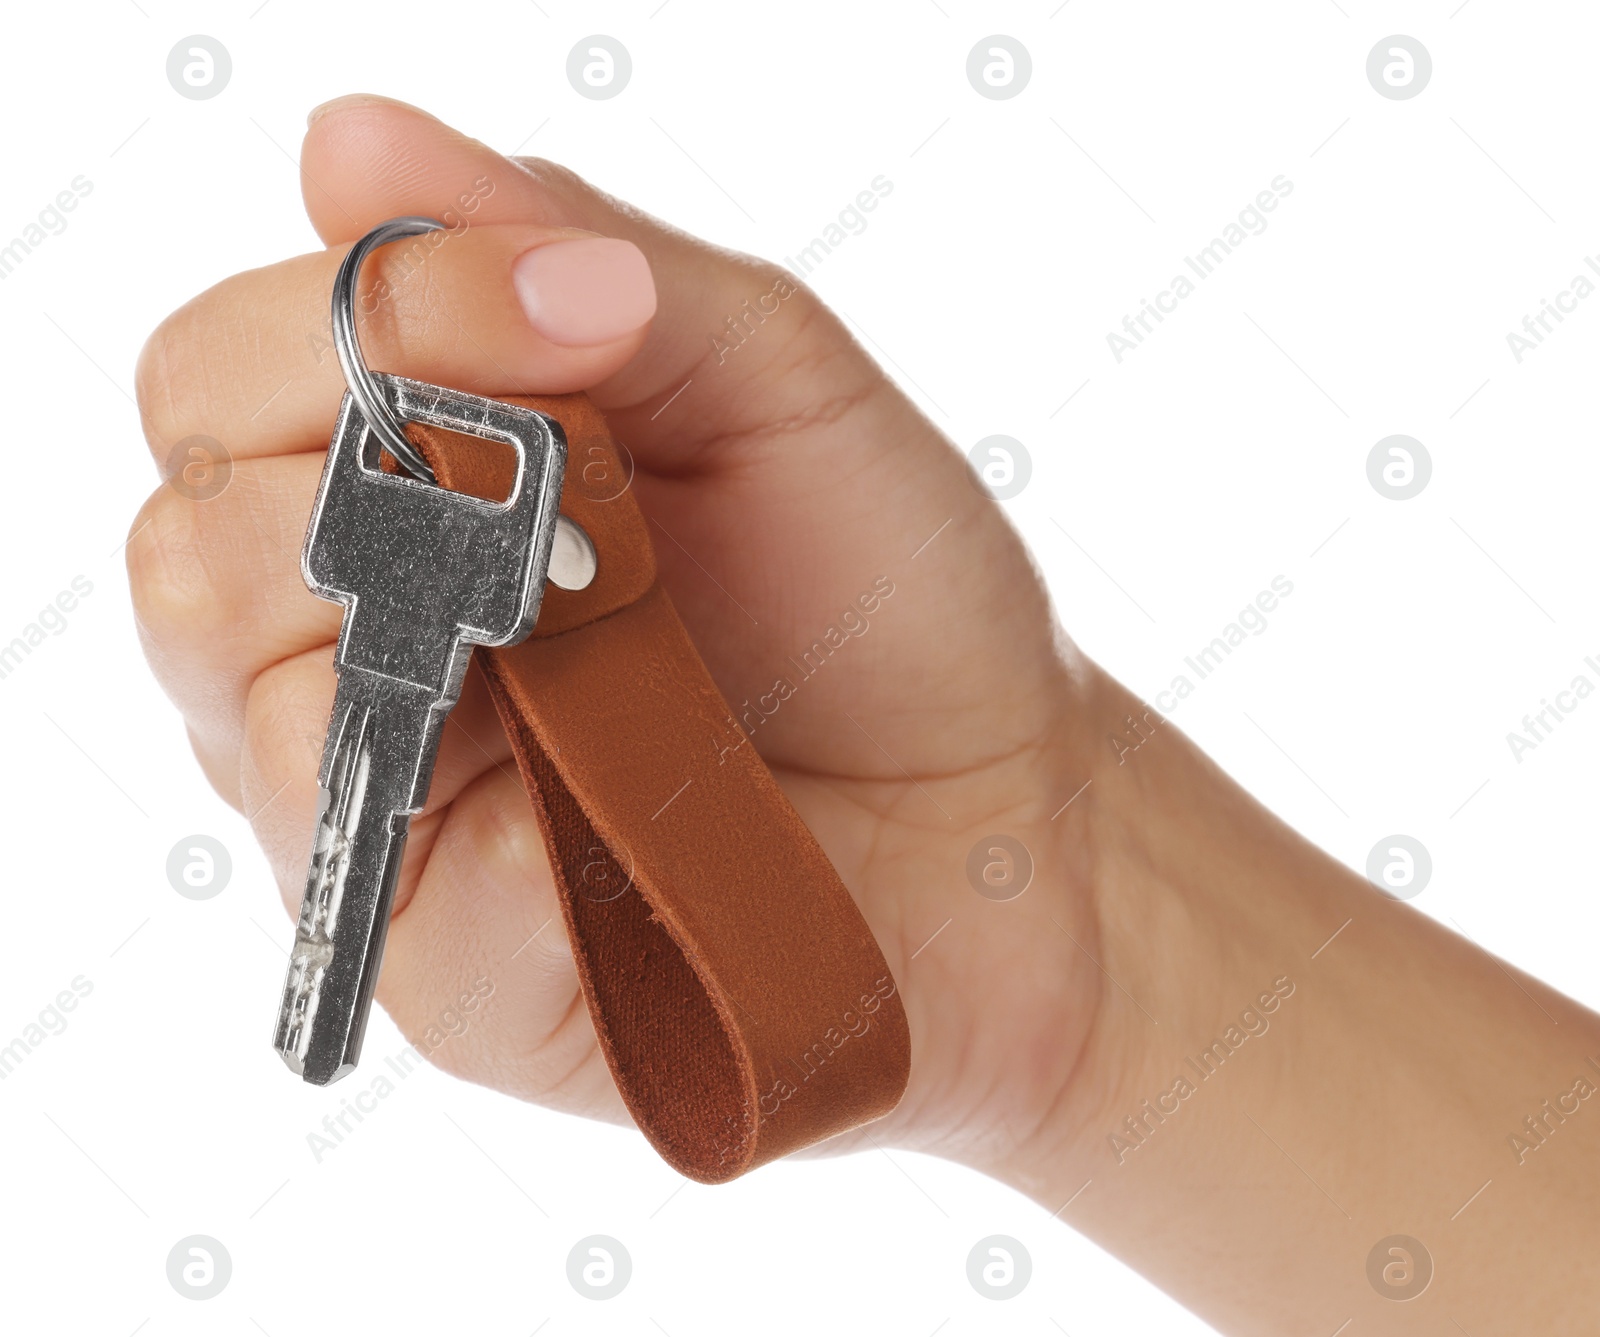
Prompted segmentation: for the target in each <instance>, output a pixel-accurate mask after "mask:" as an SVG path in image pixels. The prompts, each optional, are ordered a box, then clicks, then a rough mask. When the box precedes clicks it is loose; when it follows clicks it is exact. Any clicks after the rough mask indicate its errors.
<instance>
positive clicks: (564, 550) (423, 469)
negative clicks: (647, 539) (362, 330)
mask: <svg viewBox="0 0 1600 1337" xmlns="http://www.w3.org/2000/svg"><path fill="white" fill-rule="evenodd" d="M445 230H446V228H445V225H444V224H443V223H441V222H440V221H439V220H438V219H437V218H423V217H421V216H420V215H416V214H412V215H408V216H406V217H403V218H391V219H390V220H389V221H388V222H386V223H379V224H378V226H377V227H375V228H373V229H372V231H371V232H369V233H367V235H366V236H364V237H363V238H361V240H360V241H358V242H357V243H356V244H355V245H354V246H352V247H351V248H350V253H349V254H348V255H346V256H345V258H344V260H343V261H342V262H341V263H340V265H339V272H338V274H336V275H335V276H334V280H333V348H334V351H335V352H336V353H337V354H338V355H339V366H340V367H341V368H342V369H343V371H344V379H345V384H346V385H348V386H349V387H350V396H351V398H353V399H354V400H355V401H356V407H357V408H359V409H360V410H361V416H362V417H363V418H365V419H366V421H367V427H368V428H369V430H371V431H372V432H373V433H374V434H375V435H376V436H377V438H378V440H379V441H380V442H382V443H383V445H384V446H386V447H387V448H388V451H389V453H390V454H391V455H393V456H394V457H395V459H397V460H398V461H399V462H400V463H401V464H402V465H404V466H405V468H406V469H407V470H408V471H409V472H410V474H411V476H412V477H413V478H420V479H421V480H422V481H423V482H425V483H432V484H434V485H435V486H437V485H438V482H439V480H438V479H437V478H435V477H434V473H433V470H432V469H431V468H430V467H429V465H428V462H427V460H425V459H423V458H422V455H421V453H420V452H419V451H418V450H417V448H416V447H415V446H413V445H412V444H411V442H410V441H408V440H407V439H406V434H405V432H403V431H402V430H401V427H400V420H399V419H398V418H396V417H395V415H394V414H393V413H392V412H390V410H389V401H388V400H387V399H386V398H385V397H384V394H383V391H382V390H381V389H380V388H379V386H378V381H377V378H376V377H374V376H373V374H372V370H371V368H369V367H368V366H367V363H366V359H365V358H363V357H362V356H361V341H360V340H359V339H357V337H356V280H357V279H358V278H359V277H360V275H361V264H362V261H364V260H365V259H366V258H367V256H369V255H370V254H372V252H373V251H375V250H377V249H378V247H380V246H387V245H388V244H389V243H390V242H391V241H401V240H404V239H405V238H406V237H419V236H422V235H423V234H424V233H428V232H443V231H445ZM597 567H598V559H597V558H596V555H595V550H594V542H593V541H592V540H591V539H590V538H589V536H588V534H586V533H584V531H583V528H582V526H581V525H579V524H578V523H577V522H576V521H575V520H571V519H569V518H568V517H566V516H565V515H562V516H558V517H557V518H556V535H555V547H554V549H553V551H552V552H551V556H550V570H549V579H550V581H551V583H552V584H555V585H559V586H560V587H561V588H562V589H564V590H581V589H585V588H587V587H588V585H589V584H590V582H591V581H593V580H594V577H595V571H596V569H597Z"/></svg>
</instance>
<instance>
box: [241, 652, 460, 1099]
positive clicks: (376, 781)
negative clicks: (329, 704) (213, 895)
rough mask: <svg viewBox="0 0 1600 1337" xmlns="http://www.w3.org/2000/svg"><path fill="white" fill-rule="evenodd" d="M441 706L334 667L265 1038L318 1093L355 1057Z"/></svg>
mask: <svg viewBox="0 0 1600 1337" xmlns="http://www.w3.org/2000/svg"><path fill="white" fill-rule="evenodd" d="M466 653H468V652H467V651H466V650H465V648H463V652H462V657H463V659H464V658H465V655H466ZM448 706H449V701H448V700H441V699H440V697H439V695H438V693H437V691H436V690H435V689H433V688H430V687H426V686H423V685H420V684H416V683H409V682H404V681H401V680H399V679H395V678H386V677H383V676H382V675H379V674H374V673H370V672H366V671H364V670H361V669H358V668H352V667H348V666H345V667H341V668H340V670H339V686H338V690H337V692H336V694H335V698H334V709H333V718H332V720H331V722H330V726H329V730H328V743H327V746H326V748H325V750H324V754H323V764H322V773H321V776H320V781H321V785H322V798H321V802H320V804H319V806H318V812H317V827H316V836H315V839H314V842H313V845H312V851H311V862H310V868H309V870H308V872H307V875H306V889H305V894H304V896H303V898H302V900H301V903H300V916H299V919H298V921H297V923H296V925H295V940H294V948H293V950H292V951H291V953H290V956H289V968H288V972H287V974H286V977H285V979H284V987H283V999H282V1002H281V1003H280V1005H279V1009H278V1024H277V1030H276V1032H275V1034H274V1037H273V1044H274V1046H275V1047H276V1049H277V1051H278V1053H279V1055H280V1056H281V1057H282V1059H283V1061H284V1062H285V1063H286V1064H287V1065H288V1066H289V1068H290V1069H291V1070H292V1071H294V1072H297V1073H299V1074H300V1076H301V1077H303V1078H304V1079H305V1080H306V1081H308V1082H311V1083H313V1084H315V1085H317V1086H326V1085H328V1084H329V1083H331V1082H336V1081H338V1080H339V1078H341V1077H343V1076H345V1075H346V1074H347V1073H349V1072H350V1071H351V1070H352V1069H354V1067H355V1065H356V1062H357V1060H358V1059H359V1058H360V1056H361V1043H362V1040H363V1038H364V1037H365V1034H366V1025H367V1016H368V1014H369V1013H370V1011H371V1008H372V998H373V993H374V992H375V990H376V988H377V982H378V969H379V966H380V965H381V963H382V960H383V947H384V942H385V940H386V938H387V936H388V929H389V916H390V913H391V911H392V909H393V906H394V891H395V884H396V881H397V879H398V877H399V874H400V862H401V857H402V855H403V854H404V852H405V844H406V836H407V834H408V833H409V830H410V825H411V814H412V813H413V812H414V811H416V810H418V809H420V808H421V806H422V803H423V801H424V799H425V798H426V796H427V792H428V782H429V780H430V778H431V775H432V770H433V760H434V757H435V755H436V754H437V751H438V742H439V735H440V733H441V732H442V730H443V727H444V719H445V712H446V710H447V709H448Z"/></svg>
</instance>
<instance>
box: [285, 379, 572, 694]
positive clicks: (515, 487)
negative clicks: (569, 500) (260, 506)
mask: <svg viewBox="0 0 1600 1337" xmlns="http://www.w3.org/2000/svg"><path fill="white" fill-rule="evenodd" d="M377 380H378V383H379V385H380V386H381V387H382V389H383V392H384V395H385V397H386V398H387V400H388V402H389V405H390V408H391V409H392V410H393V411H394V413H395V416H396V417H397V418H399V419H400V420H401V421H402V422H405V421H411V422H420V423H424V424H427V425H429V426H434V427H442V428H446V429H448V430H450V431H454V432H460V433H464V434H466V435H468V436H477V437H486V438H489V439H490V440H493V441H502V442H505V443H507V444H509V445H510V446H511V447H512V448H513V449H515V450H516V452H517V457H518V458H517V474H516V480H515V482H514V483H513V484H512V489H511V495H510V496H509V497H507V499H506V500H505V501H503V502H490V501H484V500H482V499H481V498H478V497H470V496H467V495H465V494H464V493H460V492H449V491H446V490H445V489H444V488H441V487H436V486H434V485H433V484H430V483H424V482H421V481H420V480H418V479H414V478H406V477H402V476H400V475H397V474H385V473H383V472H382V471H381V470H380V469H379V467H378V458H379V445H378V440H377V438H376V436H375V435H374V434H373V433H372V432H371V431H369V430H368V428H367V424H366V420H365V418H363V417H362V415H361V412H360V410H359V408H357V407H356V405H355V402H354V401H353V400H352V398H351V397H350V396H349V395H348V394H346V395H345V398H344V404H343V405H342V407H341V408H340V411H339V422H338V425H337V426H336V427H335V429H334V433H333V440H332V442H331V443H330V445H329V447H328V459H327V463H326V464H325V465H324V467H323V471H322V484H321V486H320V488H319V489H318V492H317V500H316V504H315V505H314V506H313V508H312V512H311V524H310V527H309V528H308V530H307V532H306V543H305V549H304V551H303V553H302V557H301V569H302V572H303V574H304V575H305V579H306V584H307V585H308V586H310V588H311V590H312V592H313V593H314V594H317V595H319V596H321V597H322V598H324V599H330V600H333V601H335V602H338V603H342V604H344V605H345V607H346V612H345V618H344V625H343V627H342V628H341V630H340V633H339V651H338V660H339V663H340V664H354V665H357V666H359V667H362V668H367V669H371V670H373V671H376V672H379V673H384V674H388V675H389V676H392V677H396V678H401V679H404V680H405V681H408V682H415V683H419V684H424V685H434V684H437V685H439V686H440V687H441V688H442V689H445V690H448V689H449V688H450V686H452V685H453V683H454V682H459V677H460V673H461V671H462V670H463V669H464V668H465V660H466V656H465V654H461V653H458V651H459V650H460V647H462V646H463V645H467V646H470V645H509V644H512V643H514V642H516V641H518V640H520V639H522V637H524V636H526V635H527V634H528V632H529V631H530V630H531V629H532V627H533V623H534V619H535V618H536V617H537V616H538V612H539V600H540V597H541V595H542V594H543V591H544V584H545V577H546V574H547V572H548V570H549V565H550V549H551V545H552V543H553V541H554V537H555V525H556V517H557V513H558V509H559V503H560V498H561V481H562V476H563V473H564V471H565V466H566V450H567V448H566V439H565V437H564V436H563V435H562V432H561V427H560V425H559V424H558V423H556V422H554V421H553V420H552V419H550V418H547V417H545V416H544V415H543V414H541V413H536V412H534V411H533V410H532V409H526V408H520V407H518V406H516V405H513V404H505V403H502V402H500V401H499V400H495V399H485V398H483V397H481V396H479V395H469V394H465V393H463V392H461V391H457V390H448V389H444V388H442V387H440V386H436V385H427V384H424V383H423V382H420V381H412V380H407V379H405V378H403V377H399V376H383V375H380V376H378V377H377ZM486 448H488V447H486ZM450 694H451V695H452V696H453V692H451V693H450Z"/></svg>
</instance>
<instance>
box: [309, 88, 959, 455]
mask: <svg viewBox="0 0 1600 1337" xmlns="http://www.w3.org/2000/svg"><path fill="white" fill-rule="evenodd" d="M301 164H302V167H301V171H302V190H303V193H304V196H305V203H306V210H307V212H308V214H309V215H310V217H311V221H312V223H313V225H314V226H315V227H316V229H317V232H318V234H319V235H320V236H321V237H322V239H323V240H324V241H325V242H327V243H329V244H330V245H334V244H338V243H342V242H349V241H353V240H355V239H356V238H357V237H359V236H361V235H362V234H363V233H364V232H366V231H367V230H368V229H369V228H371V227H373V226H375V225H376V224H377V223H379V222H381V221H383V220H384V219H386V218H392V217H395V216H397V215H401V214H429V215H433V216H437V217H445V216H446V215H452V216H451V217H446V218H445V221H447V222H452V223H455V224H457V225H459V223H461V222H465V223H467V224H468V225H469V226H478V225H480V224H494V223H540V224H544V225H547V226H552V227H561V228H581V229H583V230H584V231H586V232H593V233H599V234H601V235H602V236H607V237H618V238H622V239H624V240H627V241H631V242H632V243H634V245H636V246H638V247H639V249H640V250H641V251H643V252H644V254H645V257H646V258H647V259H648V260H649V262H650V268H651V271H652V273H653V274H654V276H655V283H656V291H657V298H658V306H657V312H656V317H655V321H654V324H653V326H652V328H651V331H650V334H649V336H648V338H647V340H646V342H645V344H644V346H643V348H642V349H641V350H640V352H639V354H638V355H637V356H636V357H635V358H633V360H632V361H630V362H629V363H628V365H627V366H626V367H624V368H623V369H622V371H620V372H619V373H617V374H615V375H613V376H611V377H610V378H608V379H607V380H605V381H603V382H601V383H600V384H598V385H596V386H594V387H592V388H591V390H590V394H591V397H592V398H593V399H594V400H595V402H596V403H597V404H599V405H600V407H601V408H603V409H605V410H606V413H607V416H608V418H610V420H611V422H612V424H613V427H614V428H615V429H616V430H617V431H618V432H620V433H623V434H625V435H626V437H627V440H628V443H629V445H630V447H632V448H633V449H634V450H635V452H636V453H637V454H638V455H639V456H640V462H641V463H642V464H643V465H644V466H645V467H646V468H649V467H651V466H652V465H653V464H659V465H660V466H662V470H663V471H664V472H678V471H681V470H683V469H685V468H689V467H693V466H695V465H699V464H704V465H710V466H714V465H716V464H718V463H721V462H724V461H725V456H726V453H727V452H729V451H732V450H738V449H740V448H742V447H745V446H748V445H749V444H750V443H751V442H752V441H754V440H759V439H762V438H763V437H765V436H766V435H767V434H768V433H769V432H770V430H771V429H772V427H773V425H774V424H782V425H783V429H784V432H785V434H788V435H792V433H793V430H794V428H795V427H796V426H799V425H803V424H806V423H810V422H815V421H834V420H836V419H837V418H838V417H839V416H841V414H842V412H843V410H844V408H845V407H846V406H854V405H858V404H861V403H863V402H865V401H867V400H868V399H877V400H878V402H877V404H876V405H875V407H877V408H879V409H888V410H890V413H891V416H892V417H894V418H895V419H897V421H896V422H895V423H894V424H893V425H894V426H896V427H899V428H900V429H902V432H904V433H905V434H909V435H917V436H922V435H926V436H934V435H936V434H934V433H932V432H931V429H929V428H928V427H927V425H926V423H925V422H924V421H923V420H922V419H921V416H920V414H918V413H917V411H916V410H915V408H914V407H913V406H912V405H911V404H910V403H909V402H907V401H906V400H904V399H903V397H901V396H900V395H898V394H897V393H896V392H894V391H893V390H892V388H891V387H890V386H889V384H888V382H887V381H886V380H885V379H884V377H883V375H882V373H881V372H880V371H879V369H878V368H877V366H876V365H875V364H874V363H873V362H872V360H871V359H870V358H869V357H867V355H866V354H865V353H864V352H863V351H862V349H861V348H860V347H859V346H858V345H857V344H856V343H855V341H854V340H853V339H852V338H851V336H850V334H849V332H848V331H847V330H846V329H845V328H844V326H843V324H842V323H841V322H840V321H839V320H838V318H837V317H836V316H834V314H833V313H832V312H831V311H829V310H828V309H827V308H826V307H824V306H823V305H822V304H821V303H820V302H818V301H817V299H816V298H815V297H814V296H813V295H812V294H811V293H810V292H809V290H807V289H805V288H804V287H802V286H801V285H800V284H799V282H798V281H797V280H795V279H794V278H793V277H792V276H791V275H789V274H788V273H787V272H786V271H785V270H783V269H782V268H780V267H779V266H777V265H775V264H771V263H769V262H765V261H760V260H755V259H752V258H751V257H748V256H743V255H739V254H737V253H735V252H732V251H729V250H725V249H723V248H721V247H716V246H712V245H710V244H709V243H707V242H703V241H700V240H699V239H697V238H695V237H691V236H689V235H688V234H686V233H684V232H681V231H679V230H677V229H675V228H672V227H669V226H667V225H666V224H664V223H662V222H660V221H659V220H657V219H655V218H652V217H650V216H649V215H648V214H645V213H643V212H642V211H640V210H638V209H635V208H633V207H632V206H630V205H627V204H625V203H623V202H621V201H619V200H617V199H615V198H613V197H612V196H610V195H607V194H605V193H604V192H602V191H600V190H597V189H596V188H594V187H593V186H591V185H589V184H588V183H587V182H586V181H584V180H583V179H582V178H580V177H579V176H577V175H576V174H575V173H573V172H571V171H569V170H567V169H566V168H564V167H560V166H558V165H556V164H554V163H549V162H545V161H542V160H538V159H516V160H513V159H511V158H507V157H505V156H504V155H502V154H499V153H496V152H495V151H494V150H493V149H490V148H488V147H487V146H485V145H484V144H482V143H480V142H479V141H477V140H475V139H471V138H469V137H468V136H466V135H464V134H462V133H461V132H460V131H458V130H454V129H452V128H451V127H449V126H447V125H445V124H444V123H443V122H442V121H439V120H437V119H435V118H434V117H432V116H430V115H428V114H427V113H426V112H423V111H420V110H418V109H417V108H415V107H411V106H408V105H406V104H405V103H402V102H395V101H392V100H390V99H388V98H380V97H374V96H371V95H367V94H356V95H353V96H350V97H345V98H339V99H336V100H335V101H333V102H330V103H327V104H325V105H324V106H322V107H319V108H318V109H317V110H316V111H314V112H313V113H312V115H311V124H310V128H309V129H308V130H307V132H306V139H305V146H304V150H303V152H302V155H301ZM756 336H759V337H756ZM733 349H738V357H737V358H733V359H730V358H729V357H728V354H729V352H730V351H731V350H733ZM821 368H825V369H826V378H827V379H826V385H825V387H824V386H821V385H819V381H818V376H817V375H816V374H815V373H816V372H817V371H818V369H821ZM753 388H758V390H759V392H758V393H752V389H753ZM884 426H885V424H884V423H882V422H881V421H880V422H879V423H878V429H879V430H878V431H877V433H876V436H877V439H878V440H880V441H881V440H884V439H886V436H885V434H884V432H883V430H882V429H883V427H884ZM900 434H901V433H895V432H891V433H890V435H900ZM818 462H819V461H818V460H817V458H816V456H815V455H813V456H812V458H811V464H812V465H813V466H815V465H816V464H817V463H818ZM842 462H843V461H841V463H842Z"/></svg>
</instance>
